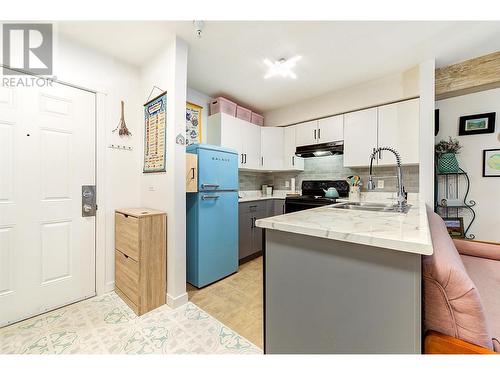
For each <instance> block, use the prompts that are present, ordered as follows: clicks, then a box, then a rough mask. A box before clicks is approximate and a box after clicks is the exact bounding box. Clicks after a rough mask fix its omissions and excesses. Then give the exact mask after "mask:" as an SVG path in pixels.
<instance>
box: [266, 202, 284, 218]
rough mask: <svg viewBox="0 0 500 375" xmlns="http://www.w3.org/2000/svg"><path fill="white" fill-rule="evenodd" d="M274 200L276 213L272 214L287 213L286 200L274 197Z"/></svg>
mask: <svg viewBox="0 0 500 375" xmlns="http://www.w3.org/2000/svg"><path fill="white" fill-rule="evenodd" d="M269 202H272V204H273V208H274V213H273V215H272V216H276V215H283V214H284V213H285V200H284V199H273V200H270V201H269Z"/></svg>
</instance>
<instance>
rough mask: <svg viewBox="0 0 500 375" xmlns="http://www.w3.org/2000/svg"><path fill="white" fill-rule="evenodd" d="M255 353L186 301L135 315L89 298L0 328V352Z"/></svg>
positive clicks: (120, 305) (111, 298)
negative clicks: (180, 305)
mask: <svg viewBox="0 0 500 375" xmlns="http://www.w3.org/2000/svg"><path fill="white" fill-rule="evenodd" d="M10 353H12V354H14V353H15V354H153V353H158V354H160V353H161V354H183V353H185V354H193V353H200V354H210V353H217V354H231V353H234V354H246V353H249V354H260V353H262V351H261V350H260V349H259V348H257V347H256V346H255V345H253V344H252V343H250V342H249V341H248V340H246V339H245V338H243V337H241V336H240V335H238V334H237V333H236V332H234V331H232V330H231V329H230V328H228V327H226V326H224V325H223V324H222V323H221V322H219V321H217V320H216V319H215V318H213V317H212V316H211V315H209V314H208V313H207V312H205V311H203V310H202V309H200V308H199V307H198V306H196V305H195V304H193V303H191V302H189V303H187V304H186V305H184V306H182V307H179V308H178V309H175V310H174V309H171V308H170V307H168V306H166V305H164V306H162V307H160V308H158V309H156V310H154V311H152V312H150V313H148V314H145V315H142V316H140V317H138V316H136V315H135V314H134V313H133V311H132V310H131V309H130V308H129V307H128V306H127V305H126V304H125V303H124V302H123V301H122V300H121V299H120V298H119V297H118V296H117V295H116V294H115V293H109V294H106V295H104V296H99V297H95V298H91V299H89V300H86V301H82V302H79V303H76V304H73V305H70V306H67V307H64V308H61V309H58V310H55V311H52V312H49V313H46V314H43V315H40V316H38V317H34V318H32V319H28V320H26V321H23V322H20V323H17V324H14V325H11V326H9V327H5V328H2V329H0V354H10Z"/></svg>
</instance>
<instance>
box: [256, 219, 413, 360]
mask: <svg viewBox="0 0 500 375" xmlns="http://www.w3.org/2000/svg"><path fill="white" fill-rule="evenodd" d="M420 257H421V256H420V255H419V254H414V253H406V252H403V251H395V250H387V249H383V248H379V247H373V246H367V245H360V244H355V243H348V242H343V241H337V240H330V239H326V238H318V237H312V236H307V235H301V234H296V233H290V232H281V231H278V230H272V229H266V234H265V250H264V272H265V278H264V280H265V281H264V282H265V285H264V288H265V295H264V298H265V305H264V309H265V311H264V314H265V317H264V319H265V320H264V331H265V332H264V340H265V348H264V349H265V352H266V353H269V354H279V353H282V354H301V353H302V354H312V353H331V354H335V353H339V354H340V353H344V354H347V353H352V354H369V353H387V354H390V353H408V354H412V353H420V352H421V276H420V267H421V263H420Z"/></svg>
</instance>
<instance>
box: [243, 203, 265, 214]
mask: <svg viewBox="0 0 500 375" xmlns="http://www.w3.org/2000/svg"><path fill="white" fill-rule="evenodd" d="M266 208H267V201H253V202H243V203H240V204H239V211H240V212H241V213H247V212H260V211H266Z"/></svg>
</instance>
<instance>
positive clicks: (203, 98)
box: [187, 87, 212, 143]
mask: <svg viewBox="0 0 500 375" xmlns="http://www.w3.org/2000/svg"><path fill="white" fill-rule="evenodd" d="M211 100H212V98H211V97H210V96H208V95H206V94H203V93H201V92H199V91H196V90H194V89H191V88H189V87H188V89H187V101H188V102H191V103H193V104H197V105H199V106H201V107H203V110H202V111H201V142H202V143H206V142H207V131H206V130H207V121H208V115H209V112H210V106H209V104H210V101H211Z"/></svg>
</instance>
